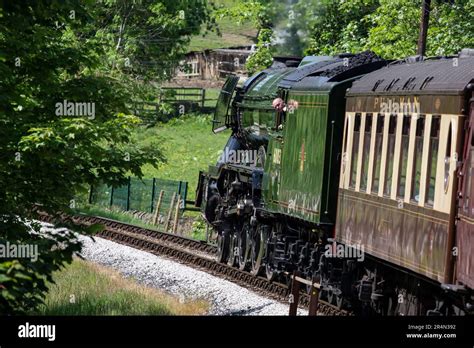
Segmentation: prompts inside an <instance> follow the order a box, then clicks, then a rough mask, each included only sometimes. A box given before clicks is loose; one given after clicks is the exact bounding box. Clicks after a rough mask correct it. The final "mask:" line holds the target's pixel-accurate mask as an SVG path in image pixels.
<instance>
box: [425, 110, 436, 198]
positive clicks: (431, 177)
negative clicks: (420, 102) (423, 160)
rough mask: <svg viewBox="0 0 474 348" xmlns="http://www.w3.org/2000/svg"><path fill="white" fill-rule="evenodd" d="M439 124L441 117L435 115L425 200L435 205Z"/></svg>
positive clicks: (432, 126)
mask: <svg viewBox="0 0 474 348" xmlns="http://www.w3.org/2000/svg"><path fill="white" fill-rule="evenodd" d="M439 125H440V117H439V116H433V118H432V121H431V132H430V148H429V151H428V154H429V155H428V180H427V185H428V187H427V189H426V199H425V202H426V204H428V205H431V206H433V203H434V193H435V186H436V167H437V163H438V144H439Z"/></svg>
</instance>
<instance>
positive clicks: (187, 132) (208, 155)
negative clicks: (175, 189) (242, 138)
mask: <svg viewBox="0 0 474 348" xmlns="http://www.w3.org/2000/svg"><path fill="white" fill-rule="evenodd" d="M228 138H229V132H222V133H218V134H214V133H212V131H211V116H210V115H199V114H190V115H186V116H183V117H180V118H176V119H172V120H171V121H170V122H168V123H164V124H159V125H157V126H155V127H152V128H148V129H144V128H141V129H137V130H136V131H135V132H134V134H133V139H134V141H135V142H136V143H137V144H140V145H141V146H149V145H150V144H151V143H152V141H153V140H155V139H158V140H157V141H158V142H159V144H160V145H159V146H160V150H161V151H162V154H163V156H164V157H165V158H166V161H165V162H162V163H160V164H159V165H158V166H157V167H154V166H152V165H150V164H146V165H144V166H143V167H142V170H143V174H144V176H145V177H147V178H153V177H156V178H170V179H175V180H182V181H187V182H188V185H189V186H188V199H193V198H194V194H195V189H196V186H197V180H198V175H199V171H200V170H203V171H205V170H207V169H208V166H209V165H210V164H212V165H213V164H215V163H216V162H217V159H218V158H219V156H220V154H221V152H222V149H223V148H224V146H225V144H226V142H227V139H228Z"/></svg>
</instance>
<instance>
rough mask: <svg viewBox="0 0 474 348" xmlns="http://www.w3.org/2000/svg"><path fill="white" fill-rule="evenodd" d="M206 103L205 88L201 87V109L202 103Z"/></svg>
mask: <svg viewBox="0 0 474 348" xmlns="http://www.w3.org/2000/svg"><path fill="white" fill-rule="evenodd" d="M205 103H206V90H205V89H204V88H203V89H202V99H201V109H202V108H204V104H205Z"/></svg>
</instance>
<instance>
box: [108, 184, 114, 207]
mask: <svg viewBox="0 0 474 348" xmlns="http://www.w3.org/2000/svg"><path fill="white" fill-rule="evenodd" d="M113 204H114V187H113V186H112V190H111V191H110V205H109V206H110V208H111V207H112V205H113Z"/></svg>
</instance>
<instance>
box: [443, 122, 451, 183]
mask: <svg viewBox="0 0 474 348" xmlns="http://www.w3.org/2000/svg"><path fill="white" fill-rule="evenodd" d="M451 133H452V129H451V124H450V125H449V131H448V142H447V144H446V157H445V158H444V192H448V188H449V166H450V163H451Z"/></svg>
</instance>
